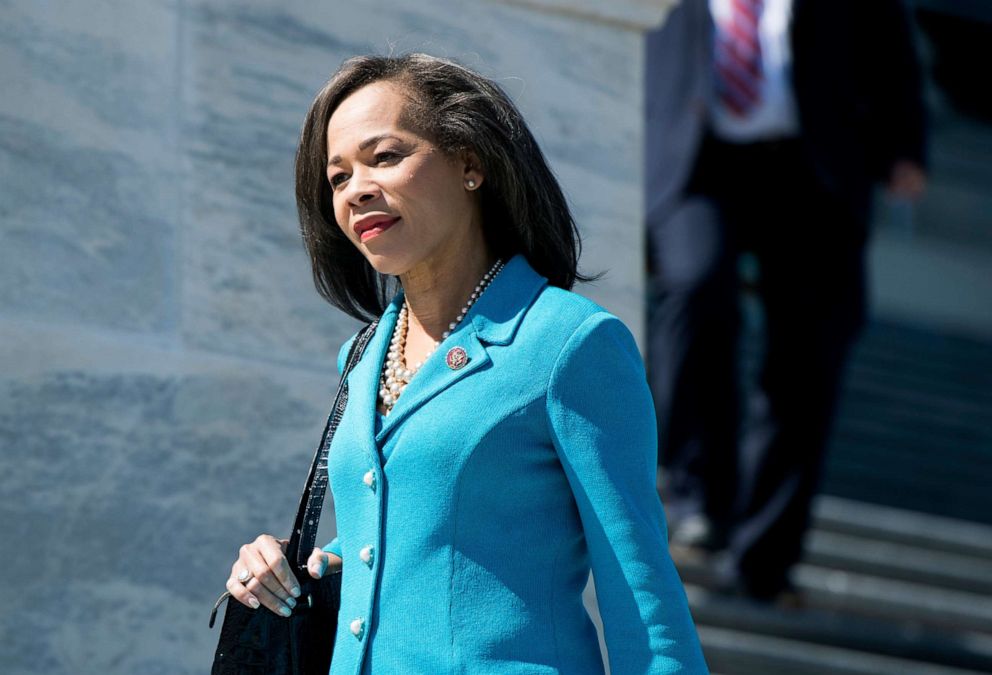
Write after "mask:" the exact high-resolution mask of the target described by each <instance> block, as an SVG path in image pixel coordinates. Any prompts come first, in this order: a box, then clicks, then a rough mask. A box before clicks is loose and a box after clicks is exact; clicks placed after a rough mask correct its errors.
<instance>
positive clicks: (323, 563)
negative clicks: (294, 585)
mask: <svg viewBox="0 0 992 675" xmlns="http://www.w3.org/2000/svg"><path fill="white" fill-rule="evenodd" d="M328 555H329V554H328V553H325V552H324V551H322V550H320V549H319V548H314V550H313V553H311V554H310V557H309V558H308V559H307V570H308V571H309V572H310V576H312V577H313V578H314V579H320V578H321V577H322V576H324V573H325V572H327V559H328Z"/></svg>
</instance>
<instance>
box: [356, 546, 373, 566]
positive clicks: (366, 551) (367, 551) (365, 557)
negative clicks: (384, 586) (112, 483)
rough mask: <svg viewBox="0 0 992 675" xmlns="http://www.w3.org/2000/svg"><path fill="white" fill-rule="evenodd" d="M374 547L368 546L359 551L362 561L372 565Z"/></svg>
mask: <svg viewBox="0 0 992 675" xmlns="http://www.w3.org/2000/svg"><path fill="white" fill-rule="evenodd" d="M373 550H374V549H373V548H372V547H371V546H366V547H365V548H363V549H362V550H361V551H359V552H358V557H359V558H361V559H362V562H363V563H365V564H366V565H368V566H369V567H372V552H373Z"/></svg>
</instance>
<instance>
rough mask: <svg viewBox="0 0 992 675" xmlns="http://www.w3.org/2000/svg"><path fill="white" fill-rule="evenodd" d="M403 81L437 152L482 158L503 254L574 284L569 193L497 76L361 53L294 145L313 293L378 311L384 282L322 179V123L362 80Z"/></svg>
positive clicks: (413, 113)
mask: <svg viewBox="0 0 992 675" xmlns="http://www.w3.org/2000/svg"><path fill="white" fill-rule="evenodd" d="M379 81H391V82H396V83H397V84H400V85H403V86H404V87H405V88H406V89H407V90H408V91H409V92H410V93H411V94H412V98H413V103H411V105H410V107H409V108H408V109H407V110H406V111H404V112H405V115H404V118H405V120H408V121H409V122H410V123H411V125H412V126H413V128H414V129H415V130H417V131H418V132H419V133H423V134H424V135H425V136H427V137H428V138H430V139H431V140H432V141H433V142H434V143H435V144H436V145H437V146H438V147H439V149H440V150H441V151H442V152H445V153H446V154H449V155H455V154H457V153H459V152H464V151H471V152H473V153H474V154H475V155H476V157H478V159H479V162H480V163H481V165H482V170H483V174H484V176H485V180H484V181H483V183H482V185H481V186H480V187H479V192H480V196H481V207H482V219H483V232H484V236H485V239H486V243H487V244H488V245H489V246H490V248H491V249H492V251H493V253H495V254H496V255H498V256H500V257H502V258H503V259H504V260H506V259H508V258H509V257H510V256H512V255H514V254H517V253H521V254H523V255H524V257H525V258H526V259H527V261H528V262H529V263H530V265H531V266H532V267H533V268H534V269H535V270H536V271H537V272H538V273H539V274H541V275H542V276H544V277H547V279H548V281H549V283H550V284H551V285H553V286H559V287H561V288H565V289H568V288H571V287H572V285H573V284H574V283H575V282H576V281H586V280H588V279H587V278H586V277H584V276H582V275H580V274H579V273H578V270H577V267H578V259H579V253H580V251H581V242H580V240H579V233H578V229H577V228H576V226H575V221H574V220H573V219H572V214H571V212H570V211H569V208H568V204H567V202H566V201H565V196H564V195H563V194H562V191H561V187H560V186H559V185H558V181H557V180H556V179H555V176H554V174H553V173H552V171H551V168H550V167H549V166H548V163H547V160H546V159H545V158H544V155H543V154H542V153H541V149H540V148H539V147H538V145H537V141H536V140H535V139H534V136H533V135H532V134H531V132H530V130H529V129H528V128H527V125H526V123H524V120H523V117H522V116H521V115H520V111H519V110H517V108H516V106H515V105H514V104H513V102H512V101H511V100H510V98H509V97H508V96H507V95H506V93H505V92H504V91H503V90H502V89H501V88H500V87H499V86H498V85H497V84H495V83H494V82H492V81H490V80H488V79H486V78H485V77H482V76H481V75H479V74H477V73H475V72H473V71H471V70H469V69H468V68H465V67H463V66H461V65H458V64H457V63H454V62H452V61H447V60H445V59H440V58H437V57H434V56H428V55H426V54H407V55H404V56H398V57H387V56H358V57H354V58H350V59H348V60H347V61H345V62H344V63H343V64H342V65H341V67H340V68H339V69H338V71H337V72H336V73H335V74H334V75H333V76H332V77H331V79H330V80H329V81H328V82H327V84H326V85H324V88H323V89H321V90H320V92H319V93H318V94H317V96H316V98H314V100H313V103H312V104H311V105H310V110H309V111H308V112H307V116H306V119H305V120H304V122H303V130H302V132H301V134H300V144H299V147H298V148H297V152H296V207H297V211H298V213H299V218H300V229H301V231H302V233H303V242H304V244H305V245H306V248H307V251H308V253H309V254H310V260H311V263H312V265H313V278H314V284H315V285H316V287H317V292H318V293H320V295H321V296H322V297H323V298H324V299H326V300H327V301H328V302H330V303H331V304H333V305H334V306H336V307H339V308H340V309H342V310H343V311H345V312H347V313H348V314H350V315H351V316H353V317H355V318H358V319H362V320H367V319H369V318H372V317H376V316H379V315H380V314H381V313H382V311H383V310H384V309H385V306H386V304H387V302H388V300H389V298H388V297H387V293H389V292H390V291H391V288H390V284H389V283H388V280H387V278H386V277H385V276H384V275H380V274H379V273H378V272H376V271H375V269H374V268H373V267H372V266H371V265H370V264H369V263H368V261H367V260H366V259H365V257H364V256H363V255H362V254H361V252H360V251H359V250H358V249H357V248H356V247H355V246H354V244H352V243H351V241H350V240H349V239H348V238H347V236H346V235H345V234H344V233H343V232H342V231H341V229H340V228H339V227H338V225H337V223H336V221H335V218H334V208H333V203H332V194H331V189H330V185H329V184H328V182H327V174H326V165H327V123H328V121H329V120H330V118H331V115H332V114H333V113H334V111H335V110H336V109H337V107H338V106H339V105H340V104H341V102H342V101H344V99H345V98H347V97H348V96H349V95H350V94H352V93H354V92H355V91H357V90H358V89H360V88H362V87H364V86H365V85H368V84H371V83H373V82H379Z"/></svg>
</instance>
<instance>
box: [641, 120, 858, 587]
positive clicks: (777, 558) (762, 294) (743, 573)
mask: <svg viewBox="0 0 992 675" xmlns="http://www.w3.org/2000/svg"><path fill="white" fill-rule="evenodd" d="M684 197H685V198H684V200H683V201H682V203H681V205H680V206H679V208H678V209H676V211H675V212H674V213H672V214H670V216H669V217H667V218H665V219H664V221H662V222H655V223H650V224H649V255H650V259H649V268H650V271H651V288H650V293H651V296H650V305H649V312H648V333H649V342H648V369H649V376H650V381H651V387H652V390H653V393H654V397H655V404H656V406H657V413H658V422H659V433H660V439H659V441H660V443H659V447H660V455H659V456H660V459H661V464H662V476H663V497H664V498H665V504H666V509H667V510H668V512H669V515H670V517H671V518H673V519H678V518H680V517H684V516H686V515H689V514H692V513H701V514H705V515H707V516H708V517H709V519H710V520H711V521H712V522H713V523H714V524H716V525H717V527H719V528H722V529H724V530H725V531H727V532H728V533H729V549H728V550H729V552H730V557H731V559H732V561H733V565H732V567H733V570H734V574H735V575H736V576H737V580H738V581H739V582H740V583H742V584H744V586H745V588H746V589H747V590H748V592H750V593H751V594H753V595H756V596H765V595H773V594H775V593H777V592H778V591H779V590H781V589H782V588H783V587H785V586H786V584H787V583H788V572H789V569H790V568H791V567H792V565H793V564H794V563H795V562H797V561H798V559H799V557H800V554H801V551H802V539H803V535H804V533H805V531H806V529H807V525H808V522H809V512H810V503H811V500H812V497H813V495H814V493H815V491H816V488H817V483H818V479H819V476H820V473H821V467H822V463H823V455H824V449H825V447H826V440H827V434H828V431H829V428H830V423H831V419H832V417H833V413H834V408H835V403H836V400H837V395H838V388H839V384H840V380H841V373H842V370H843V366H844V362H845V359H846V356H847V354H848V351H849V347H850V345H851V344H852V341H853V339H854V337H855V336H856V334H857V332H858V329H859V328H860V327H861V325H862V323H863V320H864V291H865V289H864V265H863V249H864V232H865V223H864V222H863V221H864V218H862V217H859V216H858V215H857V214H854V213H852V212H851V211H850V209H849V208H847V207H845V205H844V204H845V203H844V202H843V201H842V200H839V199H837V198H836V197H835V196H833V195H831V194H829V193H828V192H827V191H826V190H825V189H823V188H822V187H821V186H820V183H819V181H818V180H817V179H816V177H815V175H814V172H813V170H812V168H811V166H810V164H809V163H808V162H807V160H806V159H805V157H804V154H803V151H802V147H801V144H800V143H799V141H796V140H788V141H779V142H764V143H754V144H747V145H737V144H727V143H723V142H720V141H717V140H715V139H713V138H712V137H710V138H707V140H706V141H705V142H704V143H703V146H702V149H701V151H700V155H699V159H698V161H697V164H696V167H695V170H694V174H693V177H692V180H691V181H690V184H689V186H688V188H687V190H686V193H685V196H684ZM744 251H749V252H751V253H752V254H753V256H754V258H755V259H756V260H757V263H758V270H759V273H758V279H757V283H756V287H755V290H756V292H757V296H758V298H759V299H760V302H761V307H762V310H763V312H762V314H763V323H764V326H763V330H762V331H761V334H762V338H763V343H762V348H763V349H762V356H761V366H760V372H759V376H758V381H757V382H756V383H754V384H753V385H752V386H749V387H746V388H745V390H744V392H742V391H741V389H740V387H739V383H740V377H739V366H738V361H739V358H738V357H739V337H740V332H741V331H740V327H741V317H740V310H739V308H740V298H741V296H740V291H741V288H740V275H739V274H738V265H739V260H740V257H741V253H742V252H744Z"/></svg>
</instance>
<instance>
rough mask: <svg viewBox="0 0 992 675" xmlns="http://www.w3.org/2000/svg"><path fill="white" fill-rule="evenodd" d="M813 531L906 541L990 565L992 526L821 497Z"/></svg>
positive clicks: (991, 557)
mask: <svg viewBox="0 0 992 675" xmlns="http://www.w3.org/2000/svg"><path fill="white" fill-rule="evenodd" d="M813 517H814V528H815V529H816V530H820V531H825V532H833V533H837V534H845V535H851V536H858V537H862V538H865V539H876V540H880V541H885V542H890V543H894V544H897V543H898V544H906V545H909V546H914V547H918V548H920V549H924V550H930V551H941V552H945V553H953V554H959V555H964V556H971V557H973V558H977V559H980V560H986V561H988V563H989V564H990V565H992V526H989V525H984V524H979V523H973V522H969V521H964V520H958V519H955V518H945V517H942V516H933V515H930V514H927V513H920V512H916V511H908V510H905V509H896V508H892V507H888V506H880V505H875V504H868V503H865V502H860V501H853V500H848V499H841V498H838V497H829V496H821V497H819V498H818V499H817V501H816V503H815V504H814V508H813Z"/></svg>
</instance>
